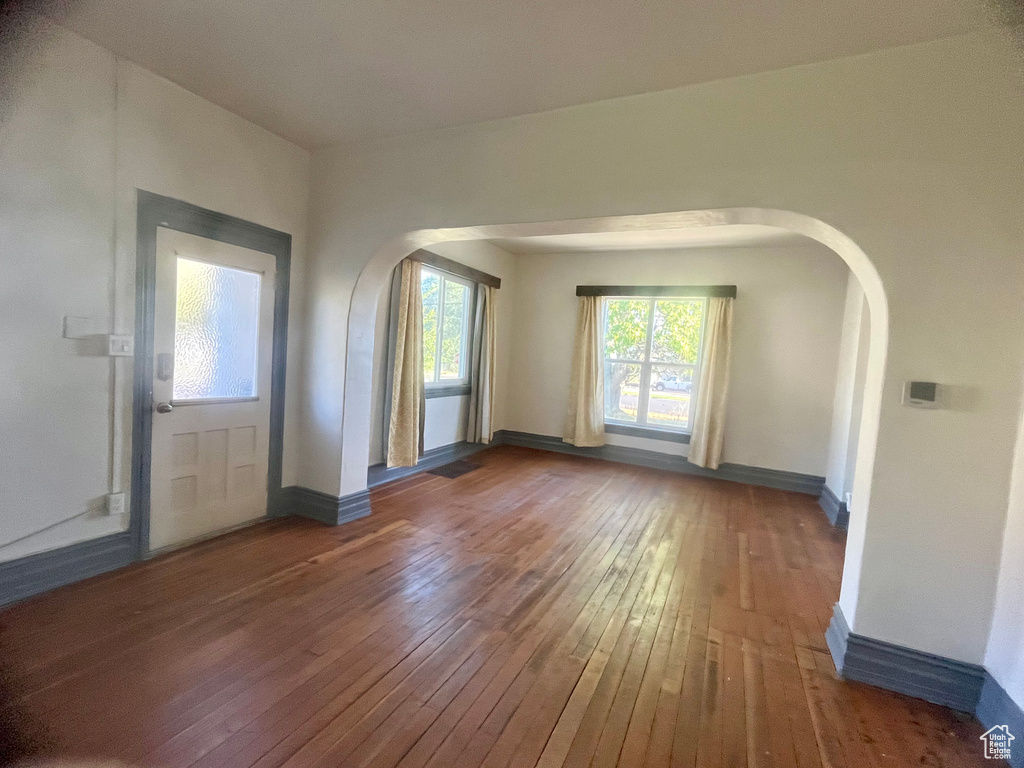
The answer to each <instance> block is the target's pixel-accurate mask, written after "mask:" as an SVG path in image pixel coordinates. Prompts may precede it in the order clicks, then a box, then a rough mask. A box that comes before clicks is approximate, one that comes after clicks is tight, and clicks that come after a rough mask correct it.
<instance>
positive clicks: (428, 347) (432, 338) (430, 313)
mask: <svg viewBox="0 0 1024 768" xmlns="http://www.w3.org/2000/svg"><path fill="white" fill-rule="evenodd" d="M420 285H421V287H422V289H423V380H424V381H434V380H435V379H434V367H435V363H436V356H437V321H438V317H437V315H438V312H439V311H440V308H441V276H440V275H438V274H435V273H434V272H427V270H425V269H424V270H423V271H422V272H421V278H420Z"/></svg>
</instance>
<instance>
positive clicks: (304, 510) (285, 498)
mask: <svg viewBox="0 0 1024 768" xmlns="http://www.w3.org/2000/svg"><path fill="white" fill-rule="evenodd" d="M276 513H277V514H278V515H298V516H299V517H308V518H311V519H313V520H319V521H320V522H321V523H325V524H327V525H341V524H342V523H348V522H351V521H352V520H358V519H359V518H360V517H366V516H367V515H368V514H370V491H369V489H367V490H365V491H358V492H357V493H350V494H349V495H348V496H342V497H340V498H339V497H338V496H332V495H331V494H329V493H321V492H320V491H314V490H312V489H310V488H303V487H302V486H301V485H289V486H288V487H287V488H282V489H281V494H280V502H279V503H278V504H277V505H276Z"/></svg>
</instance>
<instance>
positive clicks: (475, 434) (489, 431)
mask: <svg viewBox="0 0 1024 768" xmlns="http://www.w3.org/2000/svg"><path fill="white" fill-rule="evenodd" d="M496 293H497V291H496V290H495V289H494V288H493V287H491V286H489V285H483V284H478V285H477V287H476V316H475V317H474V323H473V337H472V338H473V354H472V357H471V359H470V365H471V366H472V369H471V370H470V382H469V383H470V385H471V386H472V389H471V390H470V394H469V424H468V425H467V433H466V439H467V440H469V442H471V443H489V442H491V439H492V438H493V437H494V427H493V425H492V423H491V413H492V409H493V407H494V337H495V329H494V297H495V294H496Z"/></svg>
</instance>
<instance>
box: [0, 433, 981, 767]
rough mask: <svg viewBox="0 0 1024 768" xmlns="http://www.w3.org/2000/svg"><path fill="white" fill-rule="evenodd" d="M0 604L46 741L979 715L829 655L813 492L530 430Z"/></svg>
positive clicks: (373, 749)
mask: <svg viewBox="0 0 1024 768" xmlns="http://www.w3.org/2000/svg"><path fill="white" fill-rule="evenodd" d="M477 459H478V460H479V461H481V462H482V463H483V464H484V466H483V467H482V468H481V469H478V470H475V471H473V472H471V473H469V474H466V475H463V476H462V477H459V478H457V479H454V480H450V479H446V478H441V477H435V476H432V475H420V476H417V477H414V478H411V479H409V480H406V481H403V482H401V483H400V484H396V485H392V486H389V487H386V488H383V489H379V490H377V491H375V492H374V494H373V509H374V513H373V515H372V516H370V517H368V518H365V519H363V520H360V521H357V522H355V523H350V524H348V525H345V526H342V527H339V528H327V527H325V526H322V525H320V524H318V523H314V522H311V521H305V520H299V519H286V520H281V521H276V522H272V523H267V524H264V525H260V526H258V527H255V528H251V529H248V530H244V531H238V532H235V533H232V534H228V535H226V536H223V537H221V538H219V539H216V540H213V541H210V542H207V543H204V544H201V545H197V546H194V547H191V548H189V549H186V550H182V551H179V552H176V553H173V554H170V555H167V556H163V557H160V558H157V559H155V560H152V561H149V562H146V563H142V564H139V565H136V566H132V567H130V568H128V569H125V570H123V571H120V572H117V573H113V574H107V575H105V576H101V577H98V578H96V579H92V580H90V581H87V582H83V583H81V584H77V585H74V586H71V587H67V588H64V589H62V590H59V591H56V592H53V593H50V594H49V595H45V596H43V597H40V598H38V599H35V600H32V601H30V602H28V603H25V604H23V605H20V606H17V607H15V608H13V609H11V610H9V611H7V612H5V613H4V614H3V615H2V617H0V618H2V622H3V624H4V625H5V627H6V630H5V634H6V636H7V637H6V642H7V643H8V644H9V646H10V648H11V652H12V654H13V657H14V658H15V659H16V660H17V661H18V662H19V669H20V670H21V671H22V673H23V683H24V686H25V688H24V689H25V690H26V691H27V696H26V703H27V705H28V706H29V708H30V710H31V711H32V712H34V713H35V714H36V715H37V716H38V717H39V718H41V719H42V721H43V722H44V723H45V724H46V726H47V727H48V728H49V730H50V732H51V734H52V736H53V739H54V741H55V743H56V744H58V745H59V746H60V748H61V749H62V750H65V751H66V752H69V753H72V754H76V755H90V756H107V757H116V758H120V759H122V760H125V761H127V762H130V763H133V764H137V765H141V766H201V767H208V768H213V767H214V766H217V767H218V768H221V767H223V768H228V767H234V766H237V767H238V768H241V767H243V766H259V767H260V768H266V767H268V766H289V767H291V768H295V767H297V766H332V767H335V768H336V767H337V766H345V767H346V768H348V767H349V766H353V767H355V766H374V768H385V767H386V766H401V768H418V767H423V766H432V767H433V766H459V768H472V767H473V766H486V767H487V768H498V767H499V766H515V767H516V768H518V767H520V766H533V765H537V766H544V767H545V768H553V767H554V766H587V765H590V766H613V765H616V764H618V765H622V766H673V767H678V766H694V765H696V766H702V767H704V766H707V767H708V768H711V767H712V766H744V765H746V766H750V767H751V768H761V767H762V766H787V767H794V768H811V767H817V766H836V767H838V766H847V767H849V768H871V767H872V766H911V765H914V766H919V765H929V766H964V765H979V766H980V765H991V764H992V763H991V762H990V761H985V760H983V758H982V753H981V748H980V744H981V742H980V741H979V740H978V736H979V735H980V734H981V730H982V729H981V727H980V726H979V725H978V724H977V723H976V722H974V721H973V720H972V719H971V718H968V717H966V716H962V715H957V714H954V713H952V712H949V711H947V710H944V709H942V708H940V707H935V706H931V705H928V704H925V703H922V702H919V701H915V700H912V699H908V698H904V697H901V696H898V695H895V694H889V693H886V692H884V691H879V690H876V689H872V688H869V687H866V686H861V685H857V684H850V683H845V682H842V681H840V680H839V679H838V678H837V677H836V674H835V671H834V668H833V666H832V661H831V658H830V657H829V654H828V651H827V649H826V647H825V643H824V630H825V627H826V625H827V623H828V620H829V618H830V614H831V609H832V605H833V603H834V602H835V600H836V599H837V597H838V592H839V582H840V573H841V568H842V559H843V546H844V538H843V536H842V535H841V534H840V533H837V532H836V531H835V530H833V529H832V528H830V527H829V525H828V524H827V521H826V520H825V517H824V515H823V514H822V513H821V511H820V510H819V509H818V507H817V505H816V503H815V499H813V498H812V497H809V496H802V495H798V494H791V493H785V492H781V491H774V490H769V489H765V488H758V487H753V486H745V485H738V484H730V483H726V482H721V481H714V480H704V479H699V478H692V477H685V476H680V475H673V474H668V473H662V472H657V471H651V470H644V469H639V468H635V467H629V466H625V465H618V464H610V463H606V462H599V461H593V460H588V459H579V458H574V457H568V456H562V455H558V454H551V453H543V452H538V451H531V450H528V449H521V448H511V447H502V448H496V449H492V450H490V451H487V452H486V453H483V454H478V456H477Z"/></svg>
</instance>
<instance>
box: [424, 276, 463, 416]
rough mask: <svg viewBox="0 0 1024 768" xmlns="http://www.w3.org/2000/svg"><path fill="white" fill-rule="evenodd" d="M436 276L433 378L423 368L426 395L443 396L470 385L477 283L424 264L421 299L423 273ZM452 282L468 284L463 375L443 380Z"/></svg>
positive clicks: (461, 353)
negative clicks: (447, 299)
mask: <svg viewBox="0 0 1024 768" xmlns="http://www.w3.org/2000/svg"><path fill="white" fill-rule="evenodd" d="M427 273H429V274H432V275H436V276H437V277H438V278H439V279H440V285H439V286H438V297H437V338H436V340H435V342H434V343H435V348H434V378H433V379H431V380H428V379H427V378H426V372H425V371H424V379H423V390H424V396H425V397H428V398H429V397H431V395H434V396H442V395H446V394H449V393H454V391H456V390H459V391H461V390H463V389H465V388H466V387H468V386H469V374H470V368H471V365H470V363H471V361H470V359H469V356H470V354H471V352H470V350H471V349H472V347H471V345H470V339H469V336H470V330H471V327H470V318H471V316H472V315H473V314H474V308H475V302H476V290H475V289H476V284H475V283H473V281H471V280H469V279H467V278H464V277H460V276H459V275H453V274H452V273H451V272H448V271H446V270H443V269H439V268H437V267H435V266H428V265H427V264H423V265H422V267H421V276H420V301H421V302H422V301H423V289H422V285H423V277H422V275H423V274H427ZM449 282H452V283H456V284H458V285H461V286H463V287H465V289H466V303H465V305H464V307H465V312H464V314H463V318H462V344H461V348H460V351H459V372H460V373H461V374H462V375H461V376H459V378H457V379H442V378H441V345H442V343H443V341H444V308H445V285H446V284H447V283H449Z"/></svg>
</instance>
